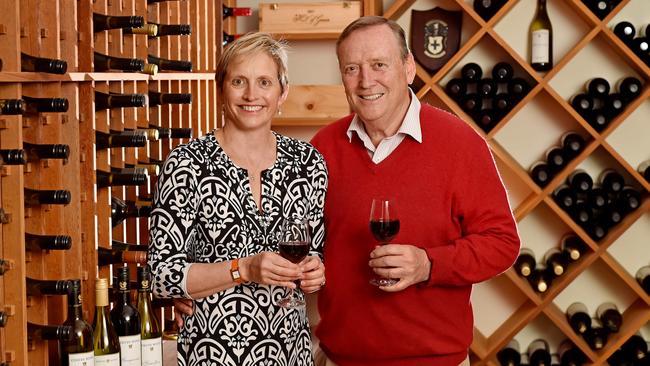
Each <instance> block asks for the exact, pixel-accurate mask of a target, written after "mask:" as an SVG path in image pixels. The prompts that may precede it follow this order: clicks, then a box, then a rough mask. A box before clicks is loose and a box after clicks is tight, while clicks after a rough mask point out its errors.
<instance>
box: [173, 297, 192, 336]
mask: <svg viewBox="0 0 650 366" xmlns="http://www.w3.org/2000/svg"><path fill="white" fill-rule="evenodd" d="M193 308H194V301H192V300H190V299H174V319H175V320H176V325H178V329H181V328H183V317H184V316H185V315H192V313H193V312H194V309H193Z"/></svg>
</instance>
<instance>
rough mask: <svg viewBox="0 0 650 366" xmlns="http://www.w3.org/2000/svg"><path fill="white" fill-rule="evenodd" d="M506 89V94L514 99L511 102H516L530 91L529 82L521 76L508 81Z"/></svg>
mask: <svg viewBox="0 0 650 366" xmlns="http://www.w3.org/2000/svg"><path fill="white" fill-rule="evenodd" d="M507 89H508V94H510V96H511V97H512V98H513V100H514V101H515V102H514V103H513V104H517V103H518V102H519V101H520V100H522V99H524V97H525V96H526V94H528V92H529V91H530V84H528V82H527V81H526V80H525V79H523V78H517V77H515V78H512V79H511V80H509V81H508V85H507Z"/></svg>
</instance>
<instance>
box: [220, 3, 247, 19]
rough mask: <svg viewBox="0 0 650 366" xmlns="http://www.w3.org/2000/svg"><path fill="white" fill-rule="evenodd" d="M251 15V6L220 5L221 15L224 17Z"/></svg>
mask: <svg viewBox="0 0 650 366" xmlns="http://www.w3.org/2000/svg"><path fill="white" fill-rule="evenodd" d="M251 15H253V10H252V9H251V8H231V7H230V6H226V5H223V6H222V17H223V19H226V18H228V17H249V16H251Z"/></svg>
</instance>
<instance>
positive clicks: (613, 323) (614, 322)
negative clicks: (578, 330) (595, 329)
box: [596, 302, 623, 333]
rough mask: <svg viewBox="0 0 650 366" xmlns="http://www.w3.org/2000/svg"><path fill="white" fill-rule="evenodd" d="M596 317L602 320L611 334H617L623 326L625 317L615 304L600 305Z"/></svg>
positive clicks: (604, 326)
mask: <svg viewBox="0 0 650 366" xmlns="http://www.w3.org/2000/svg"><path fill="white" fill-rule="evenodd" d="M596 317H598V319H599V320H600V322H601V324H602V325H603V328H605V330H607V331H608V332H611V333H617V332H618V331H619V329H621V324H623V315H622V314H621V312H620V311H618V307H617V306H616V304H614V303H613V302H605V303H602V304H600V306H598V308H597V309H596Z"/></svg>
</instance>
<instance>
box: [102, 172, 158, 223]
mask: <svg viewBox="0 0 650 366" xmlns="http://www.w3.org/2000/svg"><path fill="white" fill-rule="evenodd" d="M156 166H157V165H156ZM151 209H152V208H151V206H140V205H135V204H133V203H127V202H125V201H123V200H121V199H119V198H117V197H111V222H112V226H113V227H115V226H117V225H119V224H121V223H122V222H123V221H124V220H126V219H127V218H129V217H149V215H150V214H151Z"/></svg>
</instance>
